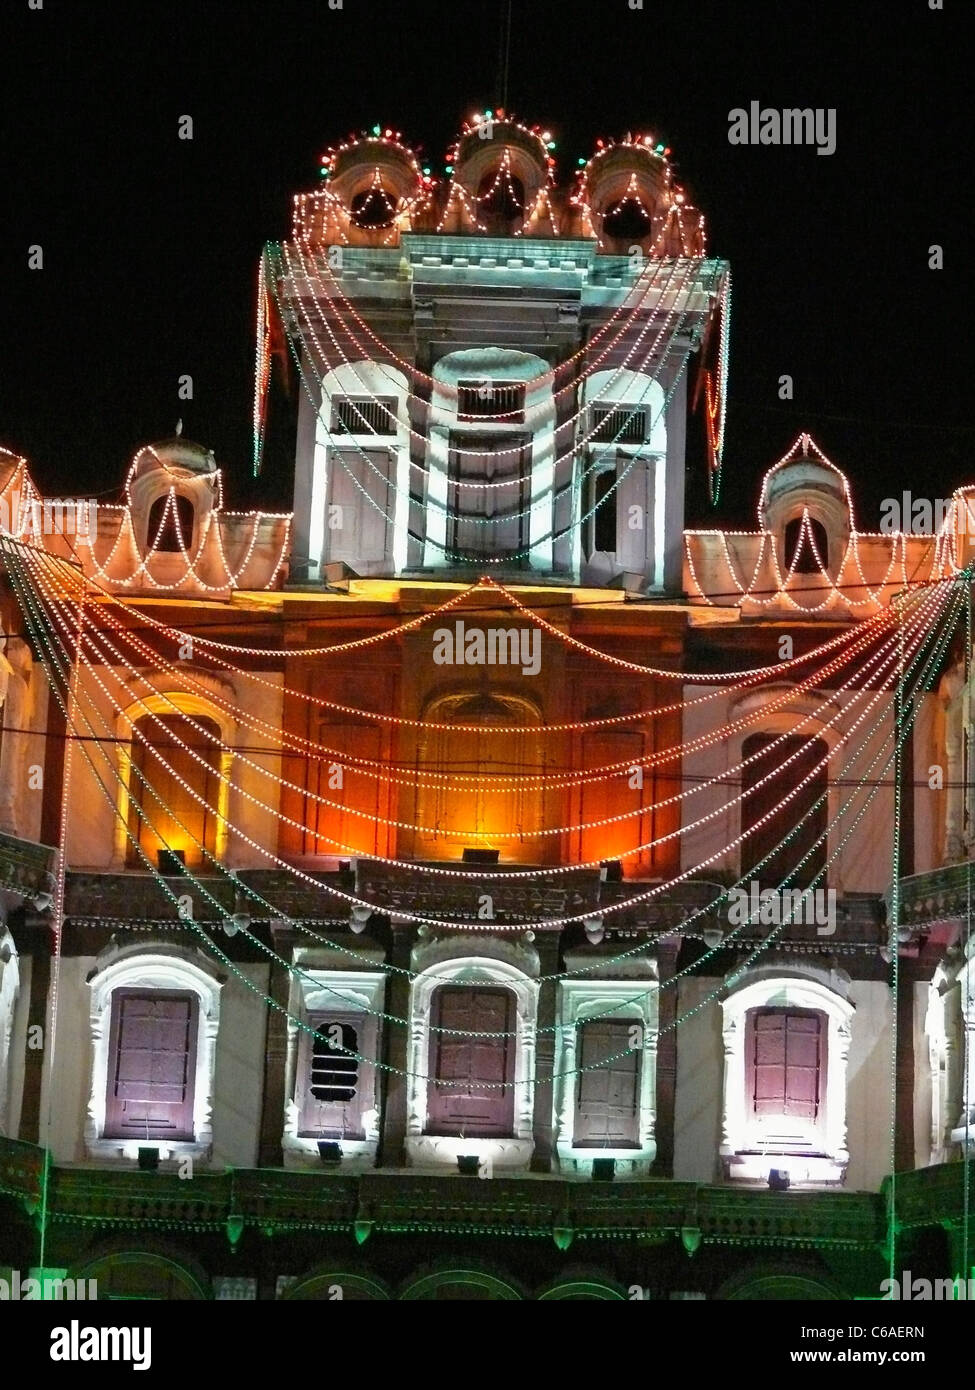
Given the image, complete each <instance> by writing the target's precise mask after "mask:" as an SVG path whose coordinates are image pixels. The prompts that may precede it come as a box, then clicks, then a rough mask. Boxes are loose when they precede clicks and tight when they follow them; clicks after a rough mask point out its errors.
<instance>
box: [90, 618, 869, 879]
mask: <svg viewBox="0 0 975 1390" xmlns="http://www.w3.org/2000/svg"><path fill="white" fill-rule="evenodd" d="M89 636H90V634H89ZM139 645H140V648H141V654H142V655H143V656H144V657H147V658H148V659H149V660H151V659H152V658H153V656H154V655H155V654H154V653H153V652H152V650H151V649H150V648H148V647H146V646H145V645H144V644H139ZM857 645H858V646H861V647H862V646H863V645H864V642H863V640H862V639H861V641H860V643H859V644H857ZM94 650H95V651H96V654H98V651H97V647H96V648H94ZM882 650H883V649H881V653H882ZM852 654H853V655H855V654H856V648H854V651H853V653H852ZM879 655H880V653H878V655H877V656H876V657H875V658H874V660H879ZM849 659H850V657H849V656H848V657H847V661H849ZM120 661H121V662H123V663H124V664H125V666H126V668H127V669H128V671H129V673H130V676H131V677H132V678H133V679H139V678H140V673H139V672H137V671H136V668H135V667H134V666H132V665H131V663H129V662H127V661H126V660H125V658H124V655H123V653H121V652H120V651H119V649H118V648H117V647H116V646H114V645H113V644H111V643H108V650H107V653H103V654H101V663H100V664H102V665H103V666H104V668H105V669H106V670H108V671H110V672H112V673H113V675H115V678H116V680H117V681H118V683H119V685H120V687H121V691H122V695H123V697H125V696H126V695H128V694H129V693H131V692H130V691H129V687H128V686H127V684H126V682H125V681H124V680H123V679H122V678H121V677H119V676H118V674H117V671H116V667H117V666H118V664H119V662H120ZM837 666H838V662H837V661H835V660H834V662H832V663H830V665H829V666H827V667H826V668H825V669H824V671H823V673H822V675H823V676H825V675H828V674H832V672H833V671H834V670H835V669H836V668H837ZM93 674H94V673H93ZM238 674H240V673H238ZM861 674H862V673H861ZM852 678H853V677H852V675H851V677H850V679H852ZM95 679H96V680H97V681H98V683H99V684H100V685H101V687H102V689H103V690H104V692H105V694H106V696H107V697H108V698H109V699H114V697H112V696H110V694H109V692H108V690H107V689H106V688H105V686H104V682H102V681H101V680H100V678H98V677H97V675H95ZM189 683H190V684H192V685H193V686H195V687H196V688H197V689H198V690H200V691H201V692H202V693H203V694H204V695H205V696H206V697H207V698H208V699H212V692H211V691H210V690H209V689H208V688H206V687H203V686H201V685H200V684H199V682H189ZM149 684H150V690H151V689H153V687H152V684H151V682H150V683H149ZM808 688H809V686H808V684H807V685H803V686H799V687H797V688H796V689H795V690H794V691H793V690H789V691H786V692H785V694H784V695H780V696H779V697H778V699H777V700H775V701H773V702H772V704H771V705H769V704H766V705H765V706H764V707H763V709H762V711H759V712H756V713H754V714H752V715H751V716H750V717H748V718H745V719H742V720H737V721H734V722H733V723H732V724H731V725H726V726H724V728H723V729H722V730H720V731H719V732H720V735H721V736H722V737H727V736H729V735H730V734H732V733H737V732H739V731H741V730H743V729H745V728H746V727H747V726H748V724H749V722H750V721H751V720H754V719H756V718H760V717H764V715H765V714H767V713H768V711H769V709H771V708H779V707H781V706H782V705H784V704H785V703H787V701H788V700H789V699H790V698H792V696H793V695H794V694H801V693H803V692H804V691H805V690H806V689H808ZM842 688H845V687H841V689H842ZM160 693H161V694H162V695H163V698H165V699H166V700H167V703H168V704H169V705H170V706H171V708H172V710H173V712H174V713H176V714H179V713H180V712H181V711H180V708H179V706H178V704H177V703H175V702H174V701H172V699H171V698H170V697H169V696H167V695H166V694H165V692H160ZM114 703H115V706H116V708H120V706H119V704H118V701H117V700H115V701H114ZM142 703H143V707H144V708H145V709H146V712H147V714H148V717H149V718H151V719H152V720H153V722H155V723H157V724H159V725H160V727H162V720H161V719H160V718H159V716H158V715H156V714H155V713H153V712H152V711H150V710H149V709H148V707H147V706H145V705H144V702H142ZM220 703H221V704H222V703H223V702H220ZM228 712H229V707H228ZM836 717H838V715H836V716H834V719H831V720H829V721H826V723H827V726H829V725H831V724H832V723H833V722H834V720H835V718H836ZM628 718H630V719H632V718H633V716H629V717H628ZM189 722H190V723H191V724H193V727H194V728H195V729H196V730H197V731H198V732H201V733H203V732H205V731H204V730H202V729H201V728H200V726H198V725H196V724H195V721H193V720H192V719H191V720H190V721H189ZM809 722H810V719H809V718H808V717H807V718H805V719H804V720H802V721H801V723H800V726H799V727H803V726H804V725H805V724H807V723H809ZM265 727H266V728H267V729H268V730H269V731H270V726H265ZM442 727H445V728H448V729H452V728H454V727H459V726H450V725H447V726H442ZM470 727H471V728H476V727H477V726H470ZM134 732H135V734H136V736H138V737H139V738H143V736H142V734H141V731H139V730H138V728H135V730H134ZM210 737H211V738H212V736H210ZM714 737H715V735H710V736H706V737H704V738H701V739H698V740H694V741H691V742H688V743H684V744H682V745H680V746H679V747H677V748H676V749H672V750H668V751H667V752H666V753H665V754H664V755H662V757H661V758H659V759H650V760H647V762H645V764H644V765H648V764H649V763H653V762H658V761H660V762H663V761H672V760H674V759H675V758H678V757H681V756H684V755H686V754H687V753H688V752H690V751H694V750H695V749H699V748H701V747H703V746H706V744H707V743H710V742H713V738H714ZM784 737H785V735H783V736H781V737H780V739H778V740H776V742H781V741H782V739H783V738H784ZM145 741H146V743H147V745H148V740H145ZM148 746H149V751H150V753H151V754H152V755H153V756H159V755H158V752H157V750H156V749H155V748H154V747H152V746H151V745H148ZM181 746H183V747H184V749H185V751H187V752H189V753H190V755H191V757H193V759H194V760H195V761H196V762H198V763H199V764H200V766H201V767H204V768H208V766H209V765H208V763H207V761H206V759H205V758H204V756H203V755H202V754H200V753H198V752H196V751H195V750H192V749H190V748H189V747H188V746H187V745H181ZM220 748H221V751H228V750H227V749H226V748H225V747H224V745H223V744H222V743H221V744H220ZM333 751H335V753H336V755H337V756H343V754H342V753H341V751H340V750H333ZM234 754H235V756H236V757H237V759H238V761H241V762H243V763H244V764H246V765H247V766H249V767H251V768H252V769H253V770H254V771H255V772H256V773H258V774H260V775H264V776H270V774H269V773H268V772H267V770H266V769H264V768H262V767H261V766H260V765H259V764H258V763H255V762H254V761H253V760H251V759H249V758H247V756H246V754H244V753H242V752H241V751H240V750H239V749H235V750H234ZM794 756H798V754H796V755H794ZM756 760H757V758H756V757H751V758H747V759H745V760H744V761H743V762H742V763H740V764H738V765H736V766H735V767H734V768H732V769H730V772H731V773H735V772H737V771H739V770H740V768H742V767H744V766H747V765H748V764H750V763H752V762H754V761H756ZM792 760H793V759H792V758H790V759H787V761H786V765H788V763H789V762H791V761H792ZM167 770H168V771H169V772H172V771H173V770H172V769H171V768H167ZM771 775H772V774H768V775H767V776H766V778H763V779H762V781H761V782H759V783H758V784H757V786H756V788H754V789H753V791H757V790H758V789H759V788H760V787H761V786H762V785H764V783H765V782H766V781H768V780H769V777H770V776H771ZM218 776H219V778H220V780H221V781H222V782H223V783H225V784H226V785H227V786H228V787H229V786H230V781H229V778H227V777H226V775H225V774H218ZM726 777H727V774H722V776H720V777H717V778H713V779H711V780H710V781H709V782H705V783H704V784H702V785H700V786H698V787H696V788H693V789H692V790H691V791H688V792H680V793H677V794H676V795H675V796H673V797H670V798H667V799H666V800H665V801H664V802H663V803H658V804H674V803H679V802H681V801H682V800H684V799H688V798H689V797H690V796H693V795H696V794H697V793H698V792H699V791H701V790H705V789H707V787H709V786H712V785H714V784H715V783H716V782H720V781H725V780H726ZM272 780H273V781H274V783H275V784H278V782H279V781H280V784H281V785H284V786H286V787H289V788H290V789H292V790H295V791H296V792H299V793H302V794H306V795H310V796H311V798H312V799H313V800H315V801H316V802H318V803H319V804H323V805H328V806H330V807H333V808H336V809H339V810H342V809H352V808H346V807H344V804H343V803H341V802H336V801H332V800H331V799H330V798H324V797H320V796H318V795H317V794H315V793H306V790H305V789H304V788H303V787H300V786H298V785H297V784H294V783H291V782H289V781H288V780H287V779H278V778H277V777H274V778H273V779H272ZM186 789H187V790H188V791H189V792H190V795H191V796H193V797H194V798H196V799H197V800H201V798H200V797H199V794H198V793H196V792H195V791H194V790H193V789H192V788H189V786H188V785H187V787H186ZM235 790H236V791H237V792H238V793H240V794H243V795H244V796H246V797H247V799H248V800H251V801H253V802H254V803H255V804H256V805H257V806H258V807H259V808H260V809H261V810H264V811H267V812H268V813H269V814H271V815H273V816H277V817H278V819H279V820H281V821H283V822H285V823H287V824H290V825H291V826H293V827H294V828H298V829H303V828H304V827H303V826H302V825H300V823H298V822H296V821H294V820H293V818H290V817H287V816H284V815H283V814H282V813H280V812H278V811H277V810H276V809H275V808H274V807H272V806H270V805H268V804H267V803H266V802H264V801H261V800H260V799H259V798H256V797H254V796H253V794H252V793H248V792H246V791H243V789H241V788H235ZM719 813H720V812H714V813H712V815H711V816H709V817H705V818H704V820H707V819H713V817H714V815H717V814H719ZM216 814H218V815H219V812H217V813H216ZM358 814H361V815H362V816H363V818H365V819H367V820H370V821H372V820H376V819H379V820H380V821H382V823H383V824H386V825H390V826H395V827H397V828H402V829H406V830H411V831H414V832H417V831H421V832H426V833H434V834H435V833H437V831H436V827H431V826H421V825H417V824H416V823H414V822H405V821H398V820H397V821H388V820H386V819H385V818H383V817H378V818H377V817H376V816H374V815H366V814H365V813H358ZM643 814H644V808H643V807H640V808H637V809H636V810H635V811H634V812H631V813H629V816H635V815H643ZM626 818H628V817H627V815H623V816H619V817H608V818H602V819H600V820H599V821H595V822H591V821H588V822H582V823H580V824H578V825H572V826H562V827H557V828H553V829H549V830H541V831H539V833H540V834H562V833H566V832H571V831H573V830H577V829H592V828H601V827H603V826H605V825H607V824H611V823H614V822H616V821H618V820H622V819H626ZM702 823H703V821H696V822H693V823H690V824H687V825H685V826H684V827H682V829H681V830H679V831H676V832H671V833H670V834H667V835H664V836H659V837H656V838H655V839H653V840H651V841H648V842H646V843H645V844H644V845H640V846H637V847H636V848H635V849H633V850H630V851H627V852H625V853H624V854H622V855H621V856H620V857H621V858H625V857H630V856H631V855H634V854H639V853H641V852H642V851H643V850H644V849H646V848H649V847H652V846H654V845H660V844H663V843H666V842H667V841H668V840H670V839H673V838H677V837H678V836H679V835H681V834H686V833H688V832H689V831H690V830H692V829H694V828H696V827H697V826H698V825H700V824H702ZM470 834H471V832H469V831H465V830H460V831H457V832H456V833H455V838H459V839H469V838H470ZM320 838H322V839H324V840H326V841H327V842H329V843H332V844H334V845H337V846H339V847H340V848H341V849H342V850H343V851H345V852H351V853H354V852H355V847H354V846H351V845H348V844H346V843H344V842H342V841H338V840H335V839H333V837H331V836H329V835H327V834H325V833H320ZM500 838H505V839H509V838H516V839H517V838H520V836H519V835H517V834H515V835H510V834H507V833H501V834H500ZM385 862H387V863H389V864H390V865H391V866H393V867H397V868H409V867H411V864H410V862H409V861H402V860H386V861H385ZM600 862H601V861H599V860H594V861H592V862H590V863H579V864H575V865H572V866H560V867H556V868H542V869H539V870H524V871H508V872H505V873H499V874H494V873H491V872H487V871H485V872H476V871H467V872H466V873H465V872H464V871H460V870H443V871H440V872H442V873H445V874H448V875H449V876H451V877H460V878H463V877H470V878H477V879H481V878H485V877H486V878H494V877H498V878H502V879H505V880H506V881H510V880H511V879H516V878H519V877H522V878H533V877H535V876H536V875H541V876H545V875H546V874H564V873H567V872H571V871H572V870H573V869H579V868H596V867H598V865H599V863H600Z"/></svg>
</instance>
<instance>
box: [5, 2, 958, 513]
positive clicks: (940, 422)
mask: <svg viewBox="0 0 975 1390" xmlns="http://www.w3.org/2000/svg"><path fill="white" fill-rule="evenodd" d="M35 3H36V0H35ZM944 4H945V9H944V10H943V11H932V10H931V9H929V4H928V0H843V3H838V2H837V0H831V2H830V3H823V0H817V2H816V3H813V2H812V0H779V3H768V2H767V0H761V3H734V0H720V2H718V3H693V0H644V9H643V10H642V11H633V10H631V9H630V8H629V6H628V0H589V3H588V4H583V3H581V0H562V3H559V0H513V24H512V46H511V58H510V78H509V98H508V108H509V109H510V110H514V111H515V112H516V113H517V114H518V115H519V116H520V117H521V118H522V119H525V120H526V121H528V122H529V123H531V122H533V121H535V120H540V121H544V122H545V123H546V124H547V125H549V124H550V125H551V128H552V129H553V131H554V132H555V133H556V138H557V140H558V149H557V151H556V154H557V158H558V160H559V173H560V178H562V179H563V180H565V181H567V180H568V179H569V178H570V177H571V176H572V174H573V173H574V170H575V167H576V160H577V156H579V155H588V154H590V153H591V152H592V149H593V146H594V141H595V138H596V137H597V136H603V137H606V136H610V135H615V134H622V133H625V132H626V131H627V130H628V129H634V130H647V129H650V130H653V131H654V132H660V133H661V134H662V135H663V136H665V137H666V139H667V141H668V143H669V144H670V145H671V146H672V148H673V150H674V157H675V159H676V161H677V165H678V172H679V176H680V177H681V178H682V179H683V181H685V182H686V183H687V185H688V186H689V188H690V189H691V190H692V192H693V193H694V194H695V195H696V197H697V200H698V202H699V203H700V205H701V206H702V207H703V208H704V210H705V211H706V213H707V215H708V219H709V225H710V233H711V242H710V247H711V250H712V252H713V253H714V254H718V255H721V256H725V257H727V258H728V259H729V260H730V261H731V265H732V269H733V274H734V311H733V316H732V368H731V405H730V413H729V432H728V441H727V453H726V475H725V477H726V481H725V489H724V497H723V503H722V506H721V508H720V511H719V513H718V516H717V517H714V516H713V515H712V516H711V517H710V518H708V517H706V516H705V514H704V512H703V509H701V510H700V511H699V514H698V518H697V519H699V520H705V521H706V522H707V524H721V523H722V522H723V523H726V524H727V523H734V522H736V521H741V520H746V521H748V520H750V518H751V517H752V515H753V508H754V504H755V499H756V495H757V488H758V484H759V481H760V479H761V476H762V473H763V472H764V470H765V468H766V467H767V466H768V465H769V464H770V463H772V462H774V461H775V459H776V458H777V457H778V456H779V455H780V454H781V453H782V452H783V450H784V449H785V448H786V447H787V446H788V444H789V443H790V442H791V441H792V439H793V438H794V436H795V435H796V434H797V433H798V431H799V430H800V429H803V428H808V429H809V430H810V431H811V432H812V434H813V435H814V437H815V438H816V439H817V440H818V441H819V442H820V443H821V445H822V446H823V447H824V448H825V450H826V452H827V453H828V454H829V455H830V456H831V457H832V458H833V459H834V461H835V462H836V463H838V464H839V465H840V466H841V467H843V468H844V469H846V470H847V471H848V473H849V474H850V476H851V478H852V479H853V484H854V492H855V496H856V497H857V500H858V503H859V512H860V518H859V519H860V522H861V525H862V526H863V527H864V528H865V529H874V528H875V527H876V525H877V521H878V508H879V503H880V500H881V499H882V498H883V497H885V496H888V495H890V494H891V491H892V490H893V491H895V492H896V491H899V490H900V489H901V488H903V487H909V488H910V489H911V490H912V491H913V492H914V493H915V495H934V496H942V495H946V494H947V492H949V491H950V490H951V488H952V487H954V486H957V485H958V484H959V483H960V482H963V481H975V461H973V458H972V450H971V444H972V434H973V431H972V426H971V409H972V405H971V393H970V390H969V386H968V383H969V376H970V373H969V370H968V361H967V359H968V356H969V353H968V350H967V349H968V336H967V334H966V332H965V329H966V328H967V324H966V323H963V307H962V306H963V302H964V301H965V300H966V299H967V298H968V295H969V294H970V282H971V273H970V267H969V265H968V263H967V262H966V261H965V259H964V257H965V255H966V254H967V250H966V243H963V240H962V217H963V215H964V214H967V213H968V209H969V207H970V204H971V189H970V185H969V179H968V171H969V166H970V157H969V149H968V144H969V141H968V139H967V138H966V139H964V140H963V113H964V111H965V110H967V109H968V105H969V102H968V100H967V98H969V97H970V92H969V91H968V87H969V86H970V85H971V81H970V77H969V76H968V75H967V74H965V75H964V76H963V72H962V63H963V60H964V58H965V55H966V54H967V53H968V49H967V46H966V44H965V43H963V41H962V36H961V33H960V29H961V18H962V15H963V13H964V10H965V6H964V4H963V3H962V2H961V0H944ZM504 5H505V0H427V2H426V3H424V2H423V0H401V3H389V0H343V8H342V9H341V10H331V9H330V8H329V7H328V4H327V2H326V0H274V2H273V3H271V2H270V0H269V2H268V3H256V0H250V3H248V0H235V2H234V3H231V2H230V0H205V3H204V0H170V2H169V3H161V0H126V3H108V2H107V0H43V8H42V9H41V10H39V11H37V10H31V9H30V8H29V4H28V0H4V6H3V19H2V27H3V29H4V31H5V43H4V47H5V59H4V64H3V79H2V82H0V139H2V155H0V158H2V162H3V170H2V173H3V177H2V184H0V187H2V189H3V199H2V213H0V275H2V287H3V299H2V305H3V317H2V332H0V444H3V445H4V446H5V447H7V448H9V449H12V450H15V451H17V452H20V453H25V454H26V455H27V456H28V458H29V460H30V464H31V468H32V470H33V472H34V475H35V477H36V478H37V480H38V481H39V482H40V484H41V485H42V487H44V488H45V489H46V490H48V491H50V492H57V493H60V494H61V495H66V494H74V493H78V492H82V491H86V490H92V491H98V492H102V491H105V490H108V489H114V488H117V487H118V486H120V484H121V482H122V479H123V477H124V474H125V470H126V468H127V465H128V461H129V459H130V458H131V456H132V454H133V452H134V450H135V449H136V448H137V447H138V446H139V445H140V444H141V443H144V442H147V441H151V440H154V439H159V438H163V437H165V436H167V435H169V434H170V433H171V432H172V429H173V426H174V424H175V421H176V419H177V417H178V416H182V417H183V420H184V429H185V433H186V434H187V435H189V436H190V437H191V438H195V439H197V440H199V441H201V442H203V443H206V444H208V445H210V446H211V447H212V448H213V449H214V450H215V452H216V454H217V457H218V459H219V460H220V462H221V463H223V465H224V466H225V468H226V476H227V481H228V485H229V491H230V495H231V497H232V499H234V500H235V501H237V502H245V501H247V500H248V499H249V498H251V497H252V496H262V497H264V498H267V499H268V500H271V499H273V500H274V502H275V503H279V504H284V505H289V503H290V484H291V477H290V462H289V460H290V451H291V448H292V447H293V445H292V441H291V440H289V439H288V438H287V437H286V436H287V425H288V421H287V413H286V406H285V405H284V403H282V402H280V401H278V400H276V401H275V408H274V413H273V419H272V430H273V431H274V433H273V439H272V448H271V454H270V464H269V468H268V470H267V476H266V478H265V479H263V480H262V482H261V484H260V485H259V487H258V488H257V489H256V490H255V489H254V487H253V485H252V483H251V479H250V402H251V393H252V372H253V351H254V349H253V316H254V281H255V268H256V264H257V258H258V255H259V252H260V248H261V245H262V243H263V242H264V241H265V240H267V239H268V238H282V237H284V236H285V235H287V232H288V227H289V218H290V201H291V195H292V193H293V192H295V191H297V190H299V189H302V188H310V187H313V186H314V185H315V183H316V181H317V180H316V174H317V166H318V156H319V155H320V153H321V151H322V150H323V149H324V148H325V147H326V146H327V145H328V144H329V143H330V142H331V141H332V140H333V139H334V138H336V137H341V136H344V135H346V134H347V133H348V132H349V131H351V130H353V129H357V128H363V127H366V126H371V125H373V123H374V122H377V121H380V122H382V123H383V124H387V123H389V124H391V125H393V126H394V127H397V128H399V129H400V130H402V131H403V133H404V136H405V137H406V139H407V140H408V141H409V142H411V143H413V144H422V145H423V146H424V149H425V153H426V155H427V157H428V158H429V159H430V161H431V163H433V164H434V166H435V172H442V166H443V157H444V151H445V150H446V147H447V145H448V143H449V141H450V139H451V137H452V136H453V134H454V133H455V132H456V130H457V129H458V128H459V125H460V123H461V121H462V119H463V118H464V117H465V116H466V115H468V114H470V113H471V112H472V111H474V110H477V109H479V108H481V107H483V106H485V105H491V104H497V101H498V95H499V94H498V85H497V78H498V33H499V25H500V24H501V23H502V18H503V13H504ZM752 100H757V101H760V102H761V103H762V105H763V106H774V107H780V108H781V107H792V106H813V107H835V108H836V111H837V134H838V147H837V150H836V153H835V154H834V155H832V156H830V157H824V156H818V155H817V154H816V153H815V151H814V150H813V149H809V148H802V147H799V148H783V147H774V146H769V147H758V148H751V147H744V148H742V147H733V146H731V145H729V143H728V113H729V111H730V110H731V108H733V107H738V106H747V105H748V103H749V102H750V101H752ZM182 114H190V115H192V116H193V120H194V135H195V138H194V139H193V141H192V142H186V141H180V140H179V139H177V123H178V118H179V117H180V115H182ZM964 134H965V136H966V137H967V136H968V132H967V130H966V131H965V132H964ZM34 243H39V244H41V245H42V246H43V248H44V269H43V271H40V272H36V271H35V272H31V271H29V270H28V269H27V248H28V246H29V245H31V244H34ZM932 243H939V244H941V245H942V246H943V247H944V259H945V268H944V270H942V271H933V270H930V269H928V264H927V262H928V247H929V245H931V244H932ZM183 372H189V373H191V374H192V375H193V378H194V385H195V399H194V400H193V402H191V403H185V402H179V401H178V400H177V378H178V377H179V375H180V374H181V373H183ZM783 373H789V374H791V375H792V376H793V377H794V381H795V399H794V401H792V402H791V403H790V402H782V401H780V400H779V399H778V394H777V391H778V385H777V383H778V378H779V376H780V375H782V374H783Z"/></svg>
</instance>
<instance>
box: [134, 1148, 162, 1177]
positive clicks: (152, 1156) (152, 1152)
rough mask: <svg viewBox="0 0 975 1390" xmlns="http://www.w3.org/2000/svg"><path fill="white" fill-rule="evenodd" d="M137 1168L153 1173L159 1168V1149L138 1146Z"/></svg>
mask: <svg viewBox="0 0 975 1390" xmlns="http://www.w3.org/2000/svg"><path fill="white" fill-rule="evenodd" d="M139 1168H140V1170H141V1171H142V1172H143V1173H155V1172H158V1170H159V1150H158V1149H149V1148H140V1149H139Z"/></svg>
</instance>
